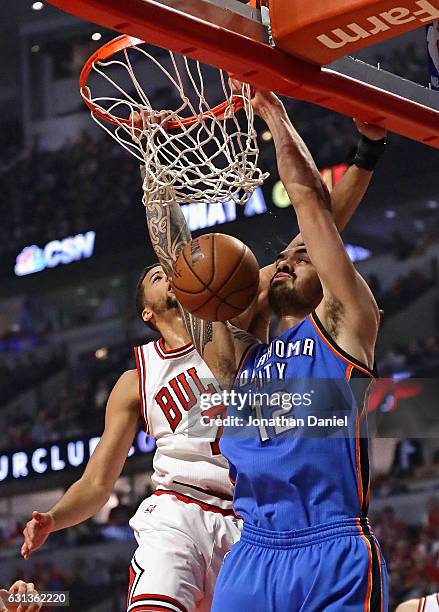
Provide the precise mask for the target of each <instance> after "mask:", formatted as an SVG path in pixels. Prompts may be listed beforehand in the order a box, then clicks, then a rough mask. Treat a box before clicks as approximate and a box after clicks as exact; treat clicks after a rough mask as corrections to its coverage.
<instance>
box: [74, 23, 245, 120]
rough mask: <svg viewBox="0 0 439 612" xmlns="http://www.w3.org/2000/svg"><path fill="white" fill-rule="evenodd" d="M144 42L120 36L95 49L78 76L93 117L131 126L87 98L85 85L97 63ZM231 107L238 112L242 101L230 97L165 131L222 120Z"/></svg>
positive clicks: (123, 35) (235, 97)
mask: <svg viewBox="0 0 439 612" xmlns="http://www.w3.org/2000/svg"><path fill="white" fill-rule="evenodd" d="M144 42H145V41H143V40H141V39H140V38H134V37H133V36H127V35H126V34H122V35H121V36H118V37H117V38H114V39H113V40H110V41H109V42H108V43H106V44H105V45H102V47H100V48H99V49H97V50H96V51H95V52H94V53H93V54H92V55H91V56H90V57H89V58H88V60H87V61H86V62H85V64H84V67H83V69H82V70H81V74H80V76H79V90H80V92H81V96H82V99H83V100H84V102H85V103H86V105H87V106H88V108H89V109H90V110H91V111H92V113H93V114H94V115H97V116H98V117H100V118H101V119H103V120H104V121H107V122H108V123H112V124H113V125H120V124H121V123H123V124H124V125H128V126H131V125H132V122H131V121H130V120H129V119H125V118H123V117H118V116H117V115H112V114H111V113H110V112H107V111H104V110H102V109H100V108H99V107H98V106H96V104H94V102H92V100H90V99H89V97H87V92H90V89H89V87H88V85H87V83H88V79H89V76H90V73H91V71H92V70H93V67H94V65H95V64H96V63H97V62H100V61H102V60H107V59H109V58H110V57H111V56H112V55H115V54H116V53H119V51H123V50H124V49H130V48H131V47H135V46H136V45H139V44H144ZM230 106H233V109H234V111H235V112H236V111H238V110H240V109H241V108H242V107H243V106H244V104H243V101H242V99H241V98H240V97H239V96H232V99H231V102H229V101H228V100H225V101H224V102H222V103H221V104H218V105H217V106H214V107H213V108H212V109H210V111H207V112H205V113H203V114H202V115H200V116H199V117H195V116H193V115H192V116H191V117H184V118H183V117H180V118H179V119H178V120H177V119H171V120H170V121H169V122H168V123H167V125H166V130H174V129H178V128H181V127H182V126H190V125H193V124H194V123H196V122H197V121H199V119H200V118H202V119H207V118H208V117H212V115H214V116H215V117H217V118H218V119H224V117H225V115H226V112H227V110H228V109H229V108H230Z"/></svg>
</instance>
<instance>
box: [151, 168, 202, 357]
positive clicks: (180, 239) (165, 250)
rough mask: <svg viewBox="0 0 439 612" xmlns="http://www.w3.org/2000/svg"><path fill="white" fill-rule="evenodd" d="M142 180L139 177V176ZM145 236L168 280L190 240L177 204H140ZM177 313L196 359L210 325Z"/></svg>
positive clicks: (184, 220) (181, 309)
mask: <svg viewBox="0 0 439 612" xmlns="http://www.w3.org/2000/svg"><path fill="white" fill-rule="evenodd" d="M142 176H143V173H142ZM144 204H145V209H146V220H147V224H148V231H149V236H150V238H151V242H152V246H153V247H154V251H155V253H156V255H157V258H158V260H159V262H160V265H161V266H162V268H163V270H164V272H165V274H166V275H167V276H168V277H169V278H171V277H172V273H173V266H174V264H175V262H176V261H177V259H178V256H179V255H180V253H181V251H182V250H183V248H184V246H185V244H186V243H188V242H190V241H191V240H192V236H191V233H190V230H189V228H188V226H187V223H186V219H185V217H184V215H183V212H182V210H181V208H180V206H179V205H178V204H168V205H166V206H161V205H160V204H158V203H155V204H150V203H149V202H147V201H144ZM180 312H181V314H182V317H183V321H184V323H185V327H186V330H187V332H188V334H189V336H190V338H191V340H192V342H193V344H194V346H195V348H196V350H197V351H198V353H200V355H203V351H204V349H205V347H206V345H207V344H208V343H209V342H212V339H213V325H212V323H211V322H210V321H203V320H201V319H198V318H197V317H195V316H194V315H191V314H190V313H189V312H187V311H186V310H184V309H183V308H182V307H181V306H180Z"/></svg>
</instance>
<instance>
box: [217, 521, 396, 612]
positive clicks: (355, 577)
mask: <svg viewBox="0 0 439 612" xmlns="http://www.w3.org/2000/svg"><path fill="white" fill-rule="evenodd" d="M243 610H251V611H252V612H286V611H288V612H299V611H300V612H323V611H325V612H342V611H343V612H387V572H386V566H385V562H384V560H383V558H382V555H381V551H380V548H379V545H378V543H377V541H376V540H375V538H374V536H373V535H372V533H371V531H370V528H369V525H368V523H367V520H363V519H361V520H360V519H346V520H343V521H340V522H337V523H327V524H324V525H319V526H318V527H316V528H310V529H304V530H300V531H295V532H273V531H266V530H263V529H257V528H254V527H249V526H247V525H244V529H243V532H242V535H241V539H240V541H239V542H238V543H237V544H235V545H234V546H233V548H232V550H231V552H230V553H229V554H228V555H227V556H226V558H225V560H224V564H223V566H222V568H221V571H220V574H219V576H218V580H217V584H216V589H215V595H214V600H213V604H212V612H243Z"/></svg>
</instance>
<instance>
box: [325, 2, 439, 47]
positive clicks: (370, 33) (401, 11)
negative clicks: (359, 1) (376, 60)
mask: <svg viewBox="0 0 439 612" xmlns="http://www.w3.org/2000/svg"><path fill="white" fill-rule="evenodd" d="M437 19H439V7H437V6H434V5H433V4H432V3H431V2H428V0H416V2H414V6H413V9H409V8H406V7H403V6H395V7H394V8H391V9H390V10H387V11H383V12H381V13H378V14H377V15H370V16H369V17H366V18H363V19H361V20H359V22H358V23H356V22H353V23H350V24H348V25H346V26H345V27H344V28H335V29H333V30H331V31H330V32H328V33H323V34H320V35H319V36H317V40H318V41H319V42H320V43H321V44H322V45H324V46H325V47H327V48H328V49H340V48H342V47H345V46H346V45H351V44H352V43H354V42H357V41H359V40H361V39H362V38H371V37H374V36H377V35H378V34H381V33H382V32H386V31H389V30H391V29H395V28H397V27H399V26H403V25H406V24H408V23H410V22H413V21H418V22H419V24H420V25H421V24H426V23H430V22H431V21H436V20H437ZM398 33H399V32H394V33H393V34H392V36H397V34H398ZM389 34H390V32H389ZM389 37H390V36H389ZM373 43H374V41H370V42H369V43H368V45H369V44H370V45H372V44H373Z"/></svg>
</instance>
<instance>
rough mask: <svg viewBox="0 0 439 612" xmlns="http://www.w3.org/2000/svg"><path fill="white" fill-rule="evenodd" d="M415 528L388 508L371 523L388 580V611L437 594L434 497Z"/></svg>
mask: <svg viewBox="0 0 439 612" xmlns="http://www.w3.org/2000/svg"><path fill="white" fill-rule="evenodd" d="M419 510H420V516H421V515H422V513H423V514H424V515H423V518H422V522H420V524H419V525H416V526H413V525H407V524H406V523H405V522H404V521H403V520H402V519H401V518H398V517H397V514H396V512H395V509H394V508H393V507H391V506H388V507H386V508H384V509H383V510H382V511H381V512H379V513H378V514H377V515H376V516H375V517H372V520H371V523H372V525H373V531H374V533H375V535H376V537H377V538H378V540H379V542H380V545H381V549H382V551H383V554H384V558H385V559H386V562H387V569H388V572H389V577H390V593H391V599H390V606H389V610H394V609H395V607H396V606H397V605H398V604H399V603H401V602H402V601H405V600H408V599H413V598H419V597H423V596H424V595H427V594H430V593H434V592H437V591H439V499H438V498H436V497H434V498H432V499H431V500H430V502H429V503H428V505H427V507H426V508H424V509H422V508H420V509H419Z"/></svg>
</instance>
